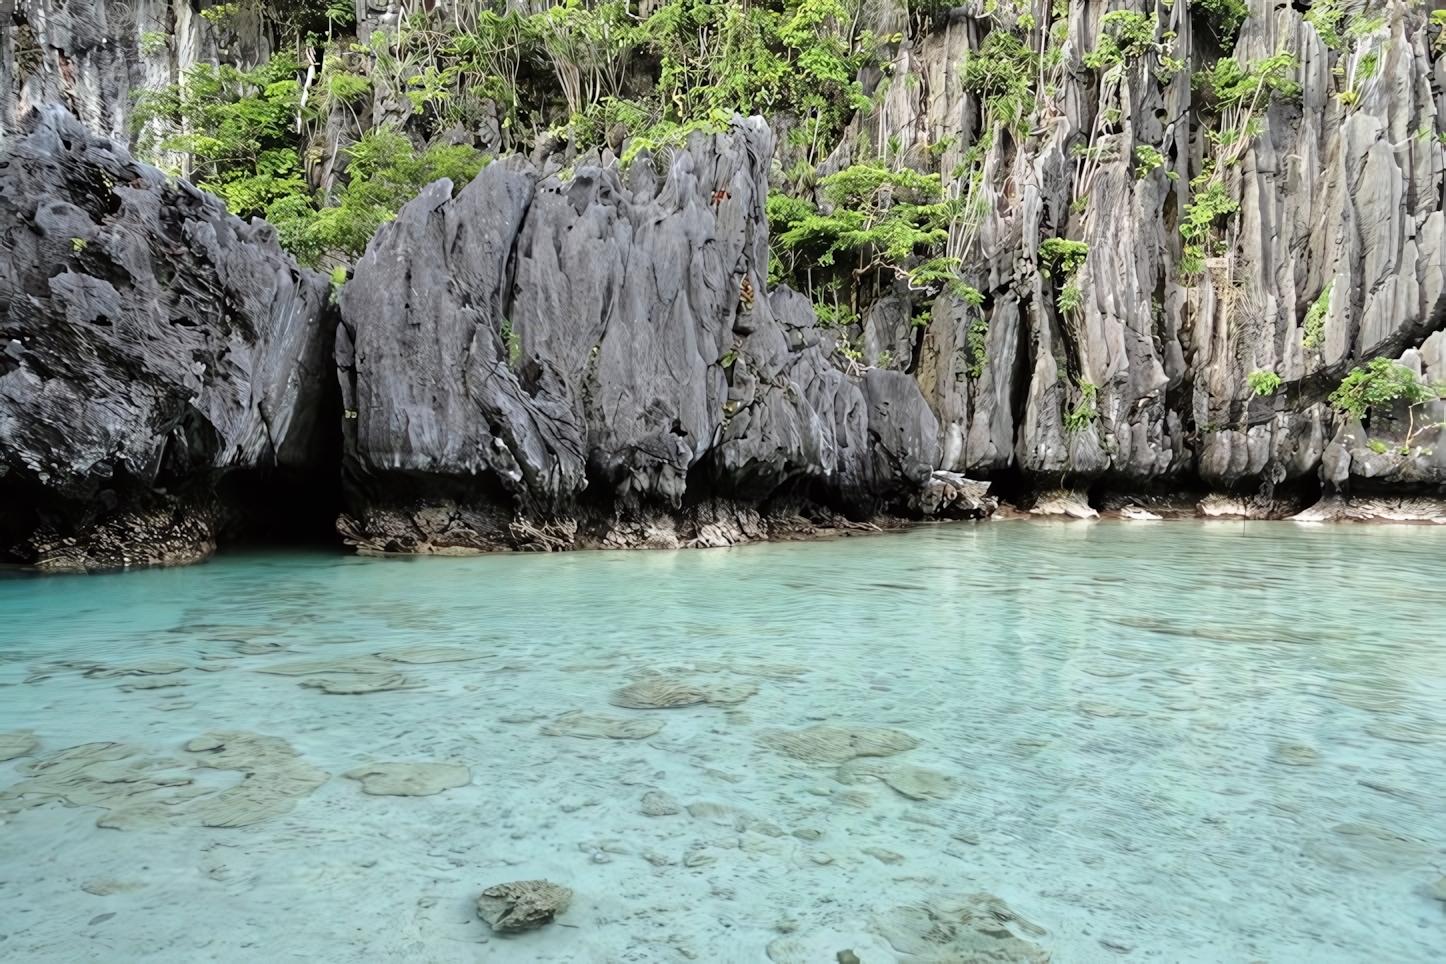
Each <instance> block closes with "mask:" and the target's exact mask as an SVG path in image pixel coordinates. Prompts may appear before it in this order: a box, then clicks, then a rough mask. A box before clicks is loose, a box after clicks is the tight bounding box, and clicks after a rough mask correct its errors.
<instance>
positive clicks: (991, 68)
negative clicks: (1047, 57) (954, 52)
mask: <svg viewBox="0 0 1446 964" xmlns="http://www.w3.org/2000/svg"><path fill="white" fill-rule="evenodd" d="M1038 72H1039V55H1038V54H1036V53H1035V52H1034V50H1033V49H1032V48H1030V47H1029V46H1028V45H1026V44H1025V43H1024V41H1022V40H1020V39H1019V38H1018V37H1016V36H1015V35H1014V34H1012V33H1010V32H1008V31H1006V30H993V31H991V32H990V33H989V36H987V37H985V38H984V43H982V44H981V45H980V47H979V50H978V51H974V52H970V53H966V54H965V56H964V62H963V64H962V65H961V66H960V68H959V78H960V81H961V82H962V84H963V87H964V89H965V90H967V91H970V92H972V93H974V94H977V95H978V96H979V97H980V98H981V99H982V100H983V101H984V109H985V113H986V114H987V115H988V118H989V120H988V122H989V123H990V124H991V125H1001V126H1003V127H1005V128H1007V129H1009V130H1011V131H1014V132H1016V133H1018V132H1020V131H1021V130H1022V129H1023V128H1024V122H1025V121H1026V120H1027V119H1028V118H1029V116H1030V114H1032V113H1033V112H1034V108H1035V95H1034V82H1035V76H1036V74H1037V73H1038Z"/></svg>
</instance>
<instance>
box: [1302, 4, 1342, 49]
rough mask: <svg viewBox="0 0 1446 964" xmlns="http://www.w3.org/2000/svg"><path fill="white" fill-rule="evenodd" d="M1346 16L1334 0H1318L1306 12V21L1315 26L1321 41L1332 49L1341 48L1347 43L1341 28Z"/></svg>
mask: <svg viewBox="0 0 1446 964" xmlns="http://www.w3.org/2000/svg"><path fill="white" fill-rule="evenodd" d="M1344 17H1345V11H1344V10H1342V9H1341V8H1340V7H1339V6H1337V5H1336V3H1335V2H1334V0H1316V2H1315V3H1312V4H1311V5H1310V9H1309V10H1307V11H1306V12H1305V22H1306V23H1308V24H1310V25H1311V26H1312V27H1315V32H1316V35H1317V36H1318V37H1320V39H1321V42H1322V43H1324V44H1325V45H1326V46H1327V47H1330V48H1331V49H1332V50H1340V49H1341V48H1342V47H1344V46H1345V45H1346V42H1345V38H1344V37H1343V36H1342V33H1343V31H1342V28H1341V20H1342V19H1343V18H1344Z"/></svg>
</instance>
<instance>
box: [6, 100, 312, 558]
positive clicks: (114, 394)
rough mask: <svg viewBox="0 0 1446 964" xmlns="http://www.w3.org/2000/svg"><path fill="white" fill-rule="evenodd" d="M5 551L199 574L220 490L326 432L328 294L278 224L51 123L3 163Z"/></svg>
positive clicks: (65, 122) (298, 465) (10, 147)
mask: <svg viewBox="0 0 1446 964" xmlns="http://www.w3.org/2000/svg"><path fill="white" fill-rule="evenodd" d="M0 224H3V225H4V228H3V234H0V488H3V490H4V497H3V498H0V504H3V505H4V508H3V509H0V552H5V553H7V554H8V555H9V557H10V558H11V559H12V560H15V559H18V560H20V561H26V562H33V563H36V564H38V565H41V566H42V567H47V568H53V569H93V568H110V567H115V566H125V565H140V564H165V563H174V562H186V561H194V560H195V559H197V558H204V556H205V555H206V554H208V553H209V551H210V550H211V548H212V546H213V541H214V526H215V524H216V522H217V519H218V516H217V512H218V510H219V509H220V508H221V507H219V506H218V505H217V502H216V499H215V490H214V486H215V484H216V483H217V482H218V481H220V480H221V479H222V477H223V476H225V475H226V474H227V473H228V472H232V471H234V470H243V469H267V468H283V469H304V468H307V467H309V466H311V465H313V464H314V463H316V462H317V460H319V459H323V458H324V457H325V446H324V445H321V444H320V443H319V441H318V439H319V432H324V431H330V430H332V429H331V424H330V421H331V418H332V417H333V416H332V412H331V409H330V406H329V405H328V404H327V400H328V398H329V397H330V392H331V390H332V389H331V387H330V384H329V383H330V379H331V377H332V372H331V362H330V357H329V355H330V349H331V336H330V333H329V331H328V326H327V324H325V323H324V320H323V316H324V314H325V313H326V304H327V293H328V282H327V279H326V278H325V277H324V276H322V275H319V274H317V273H315V272H311V271H302V270H299V269H298V268H297V267H296V266H295V264H294V263H293V262H292V261H291V260H290V259H289V258H288V257H287V256H286V255H285V254H284V253H283V252H282V251H281V249H280V247H279V246H278V245H277V243H276V238H275V232H274V231H273V230H272V228H271V227H270V225H267V224H266V223H264V222H261V221H257V222H253V223H252V224H246V223H243V222H242V221H241V220H239V219H238V218H235V217H232V216H230V215H229V214H227V213H226V210H225V208H224V206H223V205H222V204H221V202H220V201H218V200H217V199H216V198H214V197H211V196H209V195H206V194H203V193H201V192H200V191H197V190H196V189H194V188H192V187H191V186H190V185H189V184H187V183H185V182H183V181H182V182H177V183H176V184H175V185H170V184H168V183H167V181H166V179H165V177H164V176H163V175H162V174H161V173H160V172H159V171H157V170H155V169H154V168H150V167H147V166H145V165H142V164H139V163H137V162H135V161H133V160H132V159H131V157H130V156H129V155H128V154H127V153H126V152H125V150H124V149H122V148H120V147H118V146H116V145H115V144H113V143H112V142H110V141H108V140H104V139H101V138H97V137H95V136H94V135H92V134H90V133H88V132H87V130H86V128H85V127H83V126H82V125H81V124H80V123H79V122H77V121H76V120H75V119H74V118H73V117H72V116H70V115H69V114H68V113H66V112H64V111H62V110H60V109H59V108H54V107H52V108H48V109H47V110H46V111H44V112H42V113H40V114H38V115H36V116H35V117H34V118H33V119H32V122H31V131H30V133H29V134H28V135H27V136H25V137H23V138H18V139H12V140H10V141H7V142H6V143H5V144H4V147H3V149H0Z"/></svg>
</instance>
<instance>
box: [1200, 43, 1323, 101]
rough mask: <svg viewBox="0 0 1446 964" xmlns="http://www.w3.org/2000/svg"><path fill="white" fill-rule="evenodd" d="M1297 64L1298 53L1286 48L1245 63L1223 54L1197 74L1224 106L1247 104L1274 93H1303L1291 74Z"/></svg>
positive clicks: (1295, 94)
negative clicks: (1213, 64)
mask: <svg viewBox="0 0 1446 964" xmlns="http://www.w3.org/2000/svg"><path fill="white" fill-rule="evenodd" d="M1296 65H1297V61H1296V59H1295V56H1294V55H1293V54H1290V53H1287V52H1285V51H1280V52H1278V53H1276V54H1275V55H1274V56H1271V57H1266V58H1265V59H1263V60H1259V61H1255V62H1253V63H1246V64H1242V63H1241V62H1240V61H1238V60H1235V59H1233V58H1231V57H1224V58H1221V59H1220V60H1219V61H1217V62H1216V64H1215V66H1214V67H1212V68H1208V69H1206V70H1202V71H1200V72H1199V73H1197V74H1196V75H1195V84H1196V86H1197V87H1200V88H1202V89H1204V90H1207V91H1209V92H1210V94H1212V95H1213V96H1214V98H1215V103H1216V105H1217V106H1218V107H1220V108H1222V109H1226V108H1231V107H1248V106H1250V105H1252V104H1254V103H1258V102H1260V101H1261V100H1262V99H1264V98H1268V97H1269V96H1270V95H1271V94H1278V95H1280V96H1282V97H1298V96H1300V84H1299V83H1297V82H1296V81H1295V80H1294V79H1292V78H1291V76H1290V75H1291V73H1292V72H1293V71H1294V70H1295V68H1296Z"/></svg>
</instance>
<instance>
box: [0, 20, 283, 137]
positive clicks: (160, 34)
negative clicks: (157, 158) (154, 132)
mask: <svg viewBox="0 0 1446 964" xmlns="http://www.w3.org/2000/svg"><path fill="white" fill-rule="evenodd" d="M202 6H203V5H202V4H198V3H192V2H190V0H124V2H122V0H11V2H9V3H8V4H0V9H4V10H6V15H5V17H4V24H3V27H4V29H0V90H3V91H4V92H5V96H4V97H0V139H3V138H5V137H18V136H24V134H25V123H26V121H25V119H26V117H27V116H28V115H29V113H30V111H31V110H32V109H34V108H37V107H40V106H41V105H44V104H61V105H63V106H64V107H65V108H66V109H68V110H69V111H71V112H72V113H73V114H75V115H76V116H77V117H79V118H80V119H81V121H82V122H83V123H84V124H85V125H86V127H88V128H89V129H90V130H92V131H94V132H97V133H101V134H104V135H106V136H108V137H112V138H115V139H116V140H119V141H125V140H127V139H128V138H129V137H130V136H131V130H130V118H131V108H132V105H133V103H134V100H133V97H132V94H133V92H134V91H137V90H140V89H142V88H146V87H151V88H155V87H160V86H164V85H165V84H168V83H173V82H175V81H176V80H178V79H180V76H181V74H182V72H184V71H185V70H187V69H188V68H190V67H192V66H194V65H195V64H198V63H230V64H240V65H247V66H252V65H255V64H258V63H263V62H265V61H266V60H267V59H268V58H269V57H270V56H271V53H272V49H271V31H272V28H271V25H270V24H269V23H268V22H267V19H266V17H265V14H264V13H263V8H262V7H260V6H259V5H255V4H246V3H240V4H234V5H233V7H232V10H231V12H230V13H229V14H228V15H227V16H225V17H221V18H217V19H216V21H215V22H212V21H208V20H207V19H206V18H205V17H203V16H201V14H200V10H201V8H202ZM209 6H211V7H217V6H220V4H210V5H209Z"/></svg>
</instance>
